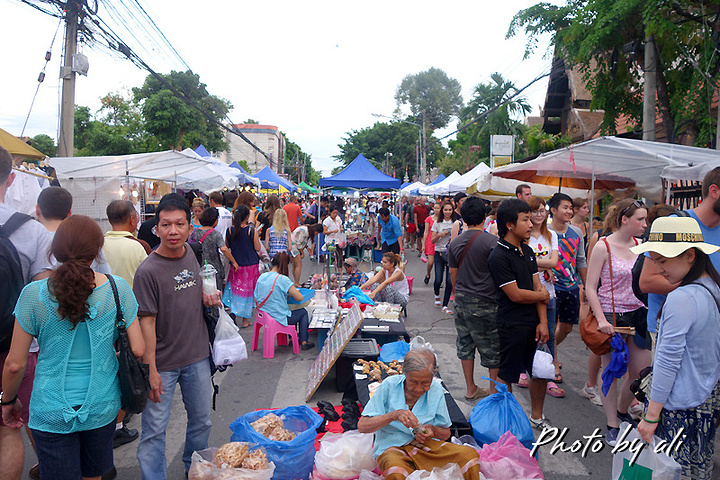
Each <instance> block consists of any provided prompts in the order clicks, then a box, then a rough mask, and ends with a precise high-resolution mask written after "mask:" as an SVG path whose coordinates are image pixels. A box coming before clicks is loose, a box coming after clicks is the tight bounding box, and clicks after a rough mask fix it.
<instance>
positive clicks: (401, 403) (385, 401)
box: [362, 375, 452, 458]
mask: <svg viewBox="0 0 720 480" xmlns="http://www.w3.org/2000/svg"><path fill="white" fill-rule="evenodd" d="M395 410H408V406H407V403H406V402H405V375H393V376H392V377H388V378H386V379H385V380H383V382H382V383H381V384H380V386H379V387H378V389H377V390H376V391H375V395H373V397H372V398H371V399H370V401H369V402H368V404H367V405H366V406H365V409H364V410H363V412H362V414H363V416H364V417H377V416H379V415H385V414H386V413H390V412H393V411H395ZM411 411H412V413H413V414H414V415H415V416H416V417H417V419H418V421H419V422H420V424H421V425H434V426H436V427H444V428H447V427H449V426H450V424H451V423H452V422H451V421H450V413H448V409H447V403H446V402H445V392H444V390H443V387H442V385H441V384H440V379H438V378H433V382H432V384H431V385H430V390H428V391H427V392H425V393H424V394H423V395H422V396H421V397H420V398H419V399H418V401H417V402H416V403H415V405H414V406H413V408H412V410H411ZM414 438H415V435H413V433H412V430H411V429H409V428H407V427H406V426H405V425H403V424H402V423H400V422H398V421H397V420H395V421H393V422H390V424H388V425H386V426H384V427H383V428H381V429H379V430H378V431H376V432H375V443H374V445H373V456H374V457H375V458H377V457H378V456H379V455H382V454H383V453H384V452H385V450H387V449H388V448H389V447H401V446H403V445H407V444H408V443H410V442H411V441H412V440H413V439H414Z"/></svg>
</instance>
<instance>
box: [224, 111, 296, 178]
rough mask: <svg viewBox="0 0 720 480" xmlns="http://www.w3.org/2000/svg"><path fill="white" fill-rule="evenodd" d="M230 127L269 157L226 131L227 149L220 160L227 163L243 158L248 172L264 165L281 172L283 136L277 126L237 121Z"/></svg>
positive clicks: (283, 150) (283, 149)
mask: <svg viewBox="0 0 720 480" xmlns="http://www.w3.org/2000/svg"><path fill="white" fill-rule="evenodd" d="M232 128H233V129H234V130H235V131H237V132H240V133H242V134H243V135H244V136H245V137H247V138H248V139H249V140H250V141H251V142H252V143H254V144H255V145H256V146H257V147H258V148H260V150H262V151H263V152H265V153H266V154H267V156H268V157H269V159H268V158H266V157H265V156H264V155H263V154H262V153H260V152H258V151H257V150H255V149H254V148H253V147H252V146H250V145H249V144H248V143H247V142H246V141H245V140H243V139H242V138H241V137H239V136H237V135H233V134H232V133H230V132H227V133H226V134H225V139H226V140H227V142H228V148H227V151H225V152H223V153H222V154H221V155H220V158H221V160H223V161H224V162H226V163H228V164H230V163H232V162H238V163H240V162H241V161H242V160H245V161H246V162H247V164H248V166H249V167H250V173H255V172H258V171H260V170H262V169H263V168H265V167H266V166H270V168H272V169H273V170H274V171H276V172H277V173H280V174H281V173H283V163H284V156H285V137H284V136H283V134H282V133H281V132H280V129H278V127H276V126H274V125H258V124H252V123H239V124H236V125H233V126H232Z"/></svg>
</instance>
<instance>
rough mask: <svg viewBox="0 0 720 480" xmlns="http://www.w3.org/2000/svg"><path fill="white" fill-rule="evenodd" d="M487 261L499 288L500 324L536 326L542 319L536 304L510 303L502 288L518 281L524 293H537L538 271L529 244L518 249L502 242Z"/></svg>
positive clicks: (499, 242)
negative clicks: (525, 291) (535, 284)
mask: <svg viewBox="0 0 720 480" xmlns="http://www.w3.org/2000/svg"><path fill="white" fill-rule="evenodd" d="M497 244H498V246H497V247H495V248H493V251H492V252H491V253H490V257H489V258H488V266H489V267H490V274H491V275H492V278H493V281H494V282H495V285H496V286H497V289H498V317H497V319H498V324H501V325H508V324H510V325H512V324H515V325H517V324H522V325H537V324H538V323H539V322H540V320H539V318H538V316H537V310H536V308H535V304H534V303H515V302H513V301H511V300H510V298H509V297H508V296H507V294H506V293H505V291H504V290H503V289H502V287H503V286H505V285H507V284H509V283H512V282H516V283H517V286H518V288H519V289H521V290H535V289H534V288H533V275H537V273H538V268H537V262H536V260H535V254H534V253H533V250H532V248H530V247H529V246H528V245H527V244H525V243H523V244H522V245H521V248H522V250H519V249H518V248H517V247H516V246H515V245H512V244H511V243H508V242H506V241H505V240H504V239H502V238H501V239H500V240H498V242H497Z"/></svg>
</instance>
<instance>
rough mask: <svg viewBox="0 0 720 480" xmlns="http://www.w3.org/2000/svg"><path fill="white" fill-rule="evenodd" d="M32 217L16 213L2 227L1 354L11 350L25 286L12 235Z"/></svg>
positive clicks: (0, 283) (0, 237) (0, 279)
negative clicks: (17, 312) (17, 310)
mask: <svg viewBox="0 0 720 480" xmlns="http://www.w3.org/2000/svg"><path fill="white" fill-rule="evenodd" d="M31 218H32V217H30V216H29V215H25V214H24V213H19V212H16V213H14V214H13V215H12V216H11V217H10V218H9V219H8V221H7V222H5V224H4V225H2V226H0V352H3V353H4V352H7V351H9V350H10V341H11V340H12V334H13V326H14V325H15V315H14V313H13V311H14V310H15V304H16V303H17V300H18V297H20V292H21V291H22V289H23V287H24V286H25V279H24V278H23V273H22V266H21V264H20V255H18V253H17V249H16V248H15V245H13V244H12V242H11V241H10V235H12V233H13V232H15V230H17V229H18V228H20V227H21V226H22V225H23V224H24V223H25V222H27V221H28V220H30V219H31Z"/></svg>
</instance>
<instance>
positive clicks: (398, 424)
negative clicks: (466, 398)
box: [358, 348, 480, 480]
mask: <svg viewBox="0 0 720 480" xmlns="http://www.w3.org/2000/svg"><path fill="white" fill-rule="evenodd" d="M435 370H436V365H435V354H433V352H432V351H430V350H428V349H425V348H416V349H413V350H410V352H408V354H407V355H405V363H404V365H403V371H404V375H395V376H391V377H388V378H386V379H385V380H384V381H383V383H382V384H381V385H380V387H379V388H378V389H377V391H376V392H375V395H373V397H372V398H371V399H370V401H369V402H368V404H367V406H366V407H365V410H363V413H362V417H360V421H359V422H358V430H359V431H360V432H361V433H373V432H375V444H374V447H373V455H374V456H375V459H376V460H377V464H378V467H379V468H380V470H382V472H383V475H384V477H385V479H386V480H403V479H405V478H406V477H407V476H408V475H410V474H411V473H412V472H413V471H415V470H427V471H431V470H432V469H433V468H434V467H441V468H442V467H444V466H445V465H447V464H449V463H457V464H458V465H459V466H460V470H461V471H462V472H463V477H464V478H465V480H471V479H477V478H479V473H480V465H479V463H478V454H477V452H476V451H475V450H473V449H472V448H470V447H465V446H461V445H455V444H453V443H449V442H447V441H446V440H447V439H449V438H450V429H449V428H448V427H449V426H450V414H449V413H448V409H447V404H446V403H445V395H444V393H443V388H442V386H441V385H440V381H439V379H436V378H435V376H434V373H435Z"/></svg>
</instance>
